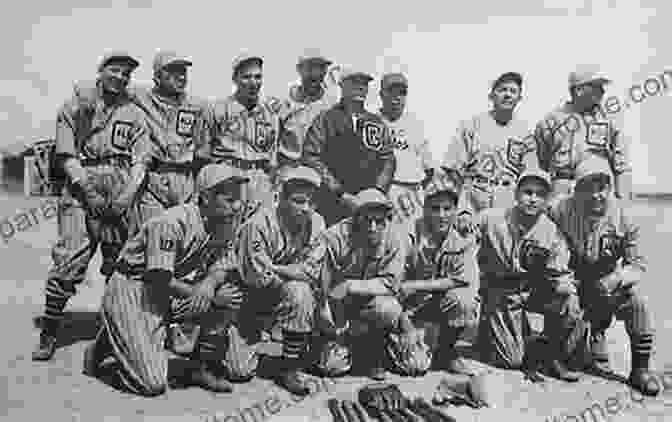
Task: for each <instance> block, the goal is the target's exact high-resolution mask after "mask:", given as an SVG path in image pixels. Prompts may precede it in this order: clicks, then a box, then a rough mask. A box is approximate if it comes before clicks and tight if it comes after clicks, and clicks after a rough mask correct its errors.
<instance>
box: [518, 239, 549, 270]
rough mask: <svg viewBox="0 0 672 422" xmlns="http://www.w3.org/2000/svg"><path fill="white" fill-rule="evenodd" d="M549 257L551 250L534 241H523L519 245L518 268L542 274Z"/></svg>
mask: <svg viewBox="0 0 672 422" xmlns="http://www.w3.org/2000/svg"><path fill="white" fill-rule="evenodd" d="M551 256H552V252H551V250H550V249H548V248H546V247H544V246H541V245H540V244H539V243H538V242H537V241H535V240H531V239H523V241H522V242H521V244H520V252H519V259H520V267H521V268H522V269H524V270H525V271H528V272H535V273H539V272H543V271H544V270H545V268H546V265H547V263H548V260H549V259H550V258H551Z"/></svg>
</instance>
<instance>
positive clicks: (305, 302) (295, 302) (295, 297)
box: [282, 281, 315, 309]
mask: <svg viewBox="0 0 672 422" xmlns="http://www.w3.org/2000/svg"><path fill="white" fill-rule="evenodd" d="M282 288H283V291H284V294H285V297H286V299H287V301H288V302H289V304H290V306H292V307H293V308H298V309H313V308H314V307H315V296H314V295H313V290H312V288H311V287H310V285H309V284H308V283H306V282H304V281H290V282H287V283H285V284H283V286H282Z"/></svg>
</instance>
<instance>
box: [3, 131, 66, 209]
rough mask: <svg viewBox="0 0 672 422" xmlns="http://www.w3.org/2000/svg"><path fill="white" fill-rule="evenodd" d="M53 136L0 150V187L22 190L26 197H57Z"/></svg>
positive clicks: (6, 189)
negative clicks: (53, 164) (53, 160)
mask: <svg viewBox="0 0 672 422" xmlns="http://www.w3.org/2000/svg"><path fill="white" fill-rule="evenodd" d="M54 148H55V141H54V140H53V139H43V140H39V141H34V142H28V143H25V142H19V143H16V144H14V145H10V146H8V147H5V148H3V149H1V150H0V190H3V191H16V192H20V191H23V193H24V195H25V196H40V197H43V196H54V195H57V193H58V191H59V190H60V187H59V186H57V185H56V184H55V183H54V179H55V178H54V177H53V176H55V175H54V174H52V173H53V169H52V157H53V151H54Z"/></svg>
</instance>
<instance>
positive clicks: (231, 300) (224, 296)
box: [212, 283, 243, 310]
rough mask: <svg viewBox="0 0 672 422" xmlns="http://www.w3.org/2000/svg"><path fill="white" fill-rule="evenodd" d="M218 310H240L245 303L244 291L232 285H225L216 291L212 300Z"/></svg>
mask: <svg viewBox="0 0 672 422" xmlns="http://www.w3.org/2000/svg"><path fill="white" fill-rule="evenodd" d="M212 302H213V304H214V305H215V306H216V307H217V308H228V309H232V310H238V309H240V306H241V305H242V303H243V291H242V290H241V289H240V288H239V287H238V286H236V285H235V284H232V283H224V284H222V285H221V286H219V287H218V288H217V289H216V291H215V296H214V297H213V300H212Z"/></svg>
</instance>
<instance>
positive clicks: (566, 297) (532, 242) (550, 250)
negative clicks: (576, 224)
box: [476, 170, 584, 381]
mask: <svg viewBox="0 0 672 422" xmlns="http://www.w3.org/2000/svg"><path fill="white" fill-rule="evenodd" d="M550 187H551V186H550V177H549V176H548V174H546V173H544V172H542V171H540V170H533V171H526V172H525V173H523V174H522V175H521V177H520V179H519V181H518V184H517V186H516V204H515V205H514V206H512V207H509V208H500V209H498V208H495V209H488V210H486V211H484V212H482V213H480V214H479V216H478V218H477V219H476V221H477V227H478V228H479V233H480V234H479V235H480V236H481V244H480V250H479V256H478V258H479V261H478V262H479V267H480V272H481V280H480V282H481V297H482V306H481V310H482V314H483V317H482V320H481V324H480V327H479V340H478V344H479V348H480V349H481V353H482V354H483V356H482V357H483V359H484V361H487V362H491V363H493V364H495V365H498V366H503V367H505V368H510V369H524V368H522V365H523V358H524V357H525V353H526V350H525V349H526V343H525V342H526V340H527V337H528V336H529V334H530V328H529V322H528V321H527V316H526V310H531V311H532V312H538V313H543V314H544V332H545V334H546V336H547V337H548V341H549V347H548V356H547V361H546V363H547V364H548V367H547V370H548V374H549V375H551V376H553V377H556V378H559V379H562V380H565V381H577V380H578V379H579V375H578V373H576V372H573V371H570V370H569V369H568V368H567V366H566V362H568V361H569V359H570V358H571V355H570V350H571V347H570V346H569V345H568V343H569V339H570V338H574V337H576V336H573V334H575V333H576V332H577V331H581V330H583V329H584V328H583V327H584V326H583V325H582V324H581V323H580V322H579V321H580V319H581V317H582V310H581V308H580V307H579V300H578V296H577V291H576V286H575V280H574V278H573V277H572V274H571V272H570V271H568V265H569V249H568V246H567V244H566V242H565V240H564V238H563V235H562V233H561V232H560V230H559V229H558V227H557V226H556V225H555V224H554V223H553V222H552V221H551V220H550V219H549V218H548V217H547V216H546V214H544V210H545V209H546V207H547V202H546V201H547V199H548V196H549V192H550ZM533 247H534V248H537V249H538V250H542V251H544V254H546V255H545V256H544V254H537V255H538V256H536V257H535V256H533V255H532V254H531V253H530V251H531V250H532V248H533ZM546 251H547V252H546Z"/></svg>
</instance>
